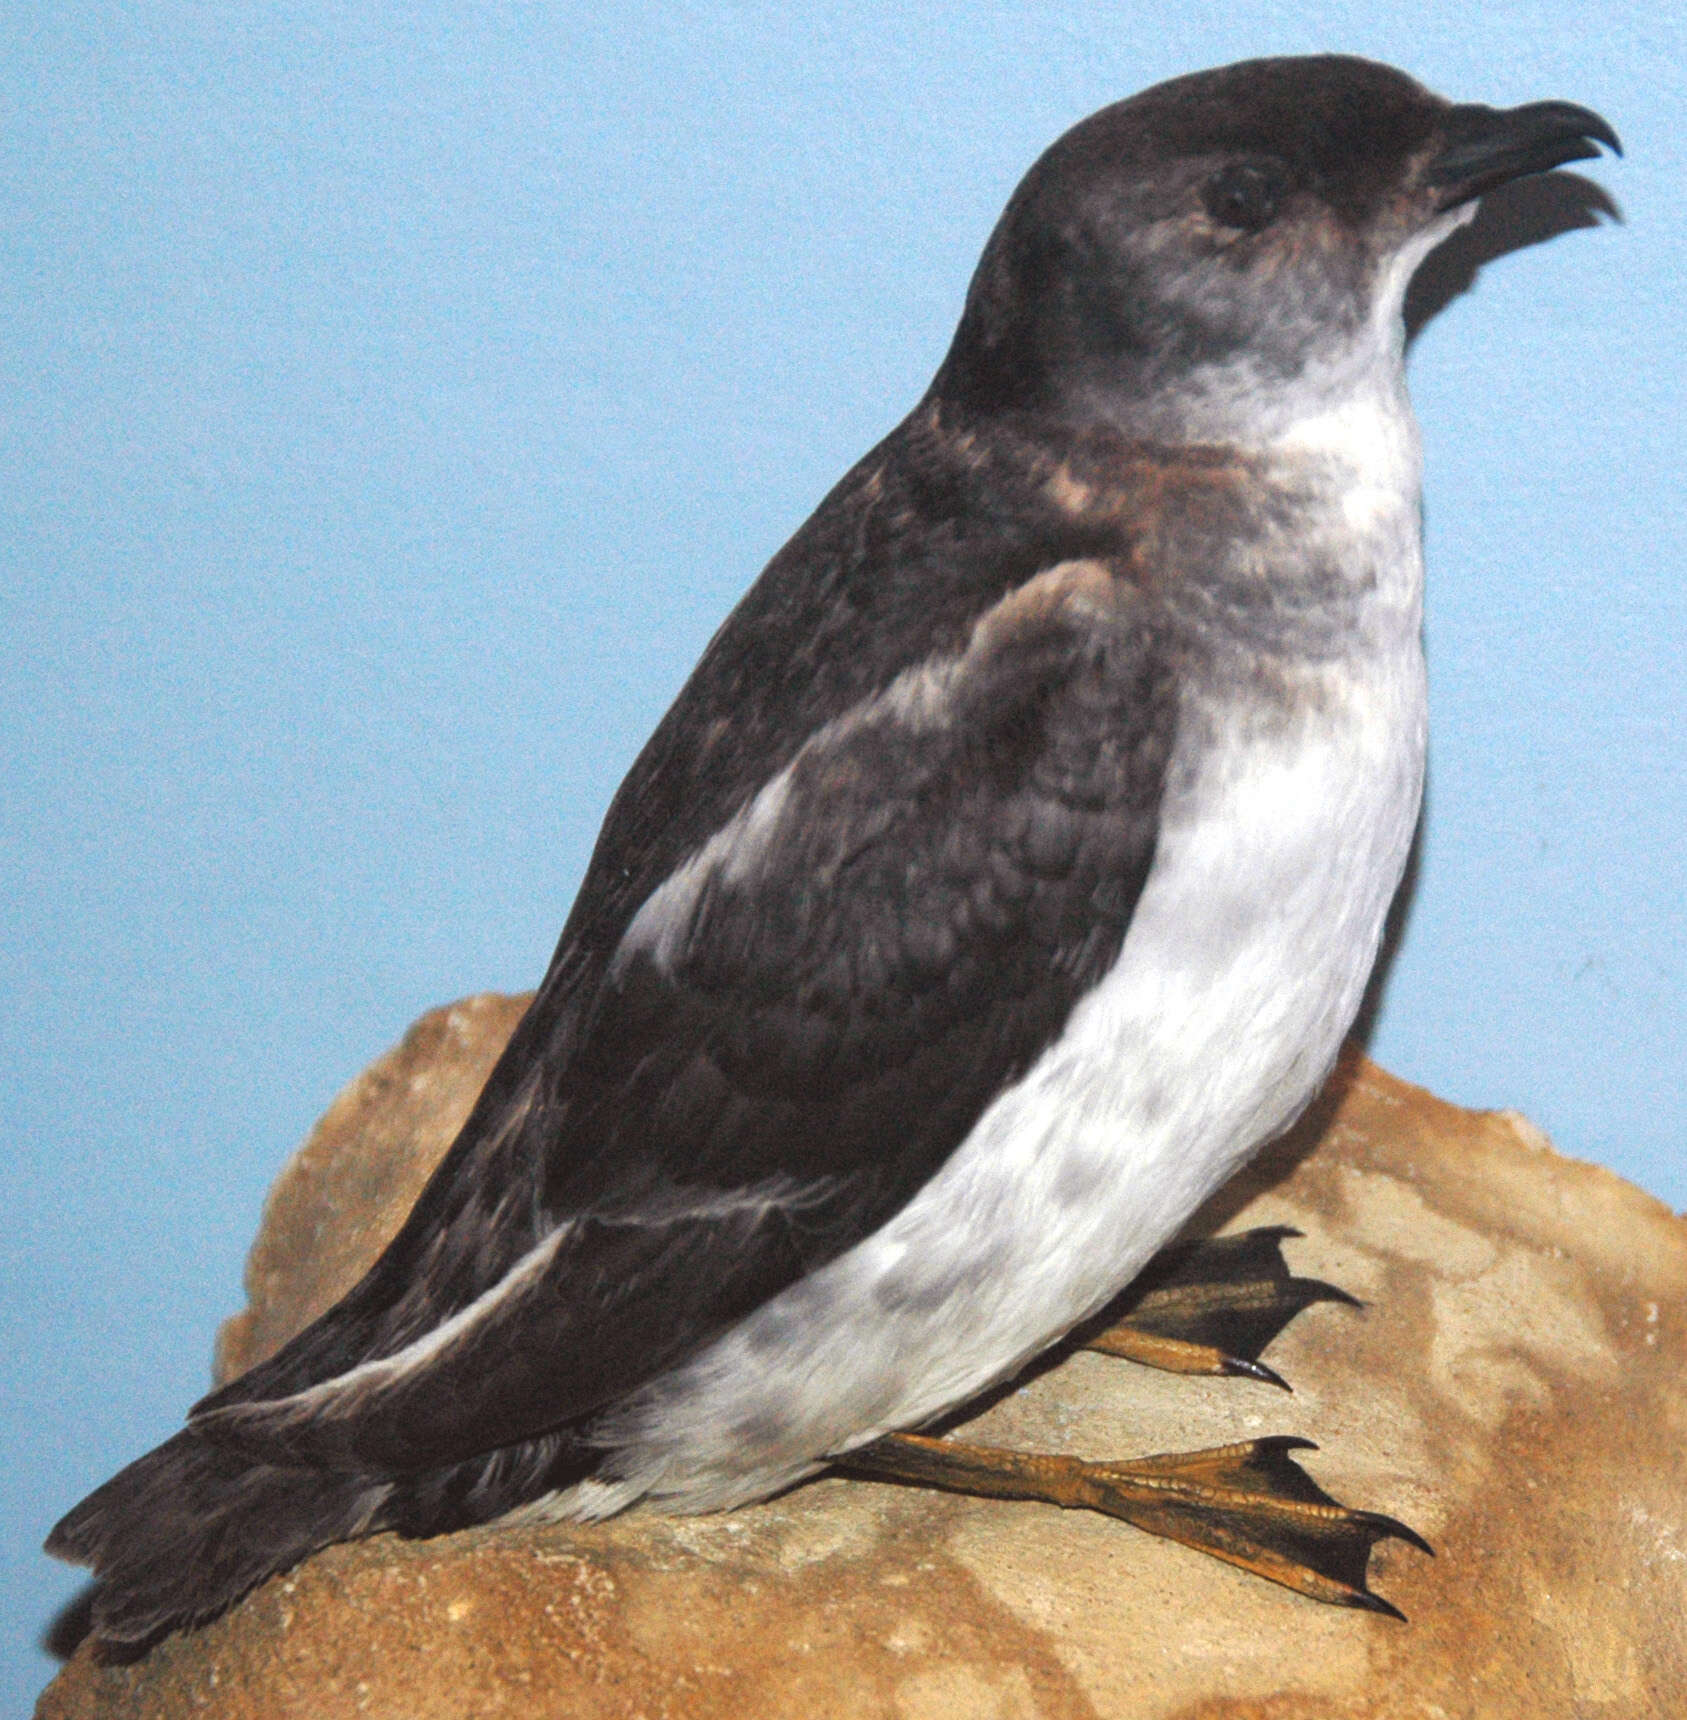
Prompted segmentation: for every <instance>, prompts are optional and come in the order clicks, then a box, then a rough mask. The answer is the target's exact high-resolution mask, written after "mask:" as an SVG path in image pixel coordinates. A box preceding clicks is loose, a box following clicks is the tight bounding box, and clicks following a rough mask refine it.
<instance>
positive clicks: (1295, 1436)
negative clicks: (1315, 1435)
mask: <svg viewBox="0 0 1687 1720" xmlns="http://www.w3.org/2000/svg"><path fill="white" fill-rule="evenodd" d="M1254 1447H1255V1449H1256V1450H1259V1451H1266V1452H1275V1451H1316V1450H1317V1449H1318V1441H1317V1440H1315V1439H1308V1438H1306V1436H1305V1435H1304V1434H1299V1433H1268V1434H1267V1435H1266V1436H1265V1438H1264V1439H1256V1440H1255V1441H1254Z"/></svg>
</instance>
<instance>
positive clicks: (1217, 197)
mask: <svg viewBox="0 0 1687 1720" xmlns="http://www.w3.org/2000/svg"><path fill="white" fill-rule="evenodd" d="M1289 190H1290V185H1289V173H1288V169H1287V168H1286V167H1284V166H1283V165H1282V164H1281V163H1280V162H1275V161H1233V162H1232V163H1231V164H1230V165H1229V166H1228V167H1222V168H1220V169H1219V171H1218V172H1217V173H1215V174H1214V175H1213V176H1212V178H1211V179H1209V180H1208V181H1207V183H1206V185H1205V186H1204V187H1203V188H1202V191H1201V201H1202V202H1203V203H1205V204H1206V206H1207V213H1208V214H1209V215H1210V216H1212V218H1213V219H1214V220H1215V221H1217V222H1218V223H1219V225H1220V226H1223V227H1234V228H1236V229H1237V231H1238V232H1242V233H1257V232H1258V231H1259V230H1260V228H1262V227H1268V226H1270V224H1271V223H1272V221H1274V220H1275V219H1276V216H1277V210H1278V208H1279V207H1280V206H1281V204H1282V202H1283V199H1284V198H1285V197H1287V196H1288V194H1289Z"/></svg>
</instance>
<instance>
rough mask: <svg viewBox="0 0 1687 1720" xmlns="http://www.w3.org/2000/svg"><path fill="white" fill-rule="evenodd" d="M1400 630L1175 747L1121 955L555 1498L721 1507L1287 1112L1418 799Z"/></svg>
mask: <svg viewBox="0 0 1687 1720" xmlns="http://www.w3.org/2000/svg"><path fill="white" fill-rule="evenodd" d="M1391 631H1392V633H1393V637H1392V638H1391V639H1390V641H1389V642H1388V644H1387V646H1386V647H1385V648H1383V649H1381V650H1379V651H1378V652H1377V653H1375V654H1374V655H1371V656H1370V657H1369V659H1368V660H1367V661H1366V662H1365V663H1364V664H1363V665H1362V666H1359V665H1355V664H1354V663H1353V662H1352V661H1345V662H1340V663H1336V664H1331V665H1328V666H1326V667H1324V668H1322V669H1320V670H1316V671H1312V670H1309V671H1306V675H1307V682H1308V684H1307V686H1306V687H1305V688H1304V689H1303V691H1304V693H1305V694H1306V695H1307V697H1305V698H1303V699H1301V700H1298V701H1296V703H1295V706H1294V709H1293V714H1285V713H1281V712H1280V713H1278V716H1279V718H1280V720H1272V721H1269V722H1260V723H1255V724H1246V723H1244V724H1238V725H1233V726H1232V727H1231V728H1229V729H1226V730H1221V731H1219V732H1218V734H1217V736H1216V738H1215V734H1214V732H1213V731H1211V730H1207V731H1206V732H1205V734H1204V736H1202V738H1201V739H1200V740H1199V742H1195V741H1192V742H1191V743H1190V744H1191V745H1197V744H1198V745H1199V746H1200V747H1201V749H1202V750H1201V757H1200V760H1199V763H1198V764H1196V763H1195V762H1194V761H1190V760H1180V759H1178V758H1175V757H1174V760H1173V776H1174V779H1177V780H1181V781H1183V782H1184V784H1185V786H1184V788H1183V789H1182V791H1181V792H1180V793H1179V794H1178V795H1177V796H1176V797H1175V798H1173V799H1172V800H1171V801H1170V803H1169V804H1168V805H1167V807H1166V809H1165V817H1164V820H1163V824H1162V832H1161V837H1160V843H1159V847H1158V850H1157V854H1156V859H1155V863H1154V867H1153V870H1152V872H1151V874H1150V877H1149V880H1148V883H1147V886H1146V888H1145V890H1144V893H1143V896H1142V898H1141V901H1140V902H1139V904H1138V906H1137V910H1136V914H1135V916H1134V918H1133V920H1132V922H1131V927H1130V931H1129V934H1128V936H1127V938H1126V941H1125V944H1124V947H1123V949H1122V951H1121V953H1120V957H1119V960H1118V962H1117V963H1116V964H1115V966H1114V968H1113V970H1112V972H1111V973H1110V974H1109V975H1108V977H1107V979H1106V980H1105V981H1104V982H1103V983H1102V984H1101V985H1100V986H1099V987H1098V988H1097V989H1096V990H1095V991H1094V992H1092V993H1091V994H1090V995H1089V996H1088V997H1086V998H1085V999H1084V1000H1083V1002H1082V1003H1081V1004H1080V1005H1079V1006H1078V1008H1077V1009H1076V1010H1075V1011H1074V1012H1073V1015H1072V1017H1071V1018H1070V1020H1069V1022H1068V1024H1067V1027H1066V1030H1065V1032H1064V1033H1063V1034H1062V1035H1061V1037H1060V1039H1059V1040H1058V1041H1057V1042H1056V1043H1054V1044H1053V1045H1052V1046H1051V1047H1050V1048H1049V1049H1048V1051H1047V1052H1046V1053H1045V1054H1044V1055H1043V1056H1042V1058H1041V1059H1040V1060H1039V1061H1038V1062H1037V1064H1036V1065H1035V1066H1034V1067H1033V1068H1032V1069H1031V1070H1030V1071H1029V1073H1028V1074H1027V1075H1026V1076H1025V1077H1024V1079H1022V1080H1021V1081H1020V1082H1019V1083H1018V1084H1017V1085H1015V1086H1014V1087H1012V1088H1011V1089H1009V1090H1008V1091H1007V1092H1005V1093H1003V1094H1002V1095H1001V1096H1000V1098H998V1099H997V1100H996V1102H995V1103H994V1104H993V1105H992V1106H991V1107H990V1109H989V1110H988V1111H987V1112H986V1113H985V1114H984V1116H983V1117H982V1118H981V1119H980V1120H979V1122H978V1124H977V1125H976V1127H975V1128H974V1129H973V1131H972V1133H971V1135H970V1136H969V1137H968V1138H967V1140H966V1141H965V1142H964V1143H963V1145H962V1146H961V1147H960V1148H959V1149H958V1151H957V1152H956V1153H955V1154H954V1156H953V1157H952V1158H951V1159H950V1161H949V1162H948V1163H947V1164H946V1165H945V1166H944V1168H943V1170H942V1171H941V1172H940V1173H939V1174H938V1175H937V1176H936V1177H935V1178H933V1180H932V1181H931V1182H930V1183H928V1184H927V1185H926V1187H925V1188H924V1189H923V1190H921V1192H920V1193H919V1195H918V1196H917V1197H916V1198H915V1199H914V1200H913V1201H912V1202H911V1203H910V1204H909V1205H908V1206H907V1207H905V1208H904V1209H903V1210H902V1211H901V1212H900V1213H899V1214H898V1215H897V1216H896V1217H895V1218H894V1219H893V1220H891V1222H890V1223H889V1224H887V1225H885V1226H884V1227H883V1228H882V1229H881V1230H880V1231H878V1232H877V1233H876V1234H875V1235H873V1236H871V1237H869V1238H867V1239H866V1240H865V1241H863V1242H862V1243H860V1244H859V1245H857V1246H856V1247H855V1248H853V1249H852V1250H850V1251H849V1252H848V1253H846V1254H844V1255H842V1256H841V1257H840V1258H839V1259H837V1260H836V1261H834V1262H832V1263H831V1264H830V1265H828V1266H827V1267H825V1268H823V1269H822V1270H821V1271H819V1272H817V1273H815V1274H813V1275H812V1276H810V1277H809V1278H807V1279H805V1280H803V1281H802V1282H800V1283H798V1284H796V1285H793V1286H792V1287H791V1288H790V1289H788V1290H786V1291H785V1292H783V1293H782V1294H781V1295H779V1296H777V1297H775V1298H774V1299H773V1300H772V1301H771V1302H769V1303H768V1304H767V1305H766V1306H764V1307H763V1308H761V1309H760V1310H758V1311H757V1312H756V1313H755V1314H754V1315H752V1316H751V1317H750V1318H749V1319H747V1320H745V1321H744V1322H743V1323H742V1324H741V1325H739V1326H738V1327H736V1328H734V1329H733V1330H732V1331H731V1332H729V1333H728V1334H727V1335H726V1336H725V1337H724V1338H722V1339H721V1340H720V1341H718V1342H717V1343H716V1344H715V1345H714V1346H713V1347H712V1348H711V1349H710V1350H708V1351H707V1352H705V1353H704V1354H703V1355H702V1356H701V1357H699V1358H698V1359H696V1360H695V1361H693V1362H692V1363H690V1364H688V1365H687V1366H686V1367H684V1368H683V1369H681V1370H679V1371H677V1372H676V1373H674V1374H672V1375H669V1376H667V1377H666V1378H664V1379H661V1380H658V1381H656V1382H655V1383H654V1384H653V1385H652V1386H650V1387H648V1388H647V1389H646V1390H645V1391H644V1392H642V1393H641V1394H639V1396H638V1397H637V1398H636V1399H635V1400H633V1401H632V1402H631V1403H629V1404H628V1405H627V1406H625V1407H624V1408H623V1409H622V1410H620V1411H618V1412H617V1413H616V1414H615V1415H614V1417H613V1418H612V1419H611V1420H610V1421H609V1422H607V1423H606V1424H605V1425H604V1426H603V1427H602V1428H601V1429H599V1430H597V1431H598V1432H599V1433H600V1434H601V1436H602V1437H603V1439H604V1440H605V1443H606V1444H609V1445H611V1446H613V1447H616V1448H618V1450H617V1455H616V1456H615V1457H614V1458H613V1459H612V1460H611V1463H610V1465H609V1467H608V1471H607V1473H608V1474H610V1475H614V1476H617V1477H619V1478H620V1479H619V1480H617V1481H615V1482H593V1483H588V1484H587V1485H586V1487H585V1488H583V1489H581V1490H577V1491H576V1492H575V1493H574V1494H573V1495H571V1496H570V1497H569V1498H567V1499H566V1500H561V1501H558V1502H557V1503H558V1505H559V1506H561V1507H563V1508H565V1509H567V1510H569V1511H570V1512H572V1513H579V1514H590V1515H597V1514H600V1513H602V1512H606V1511H609V1510H614V1509H619V1508H620V1507H621V1506H623V1505H625V1504H627V1503H629V1502H630V1501H631V1500H632V1499H634V1498H637V1497H640V1496H643V1495H650V1496H651V1497H653V1498H654V1499H659V1500H662V1501H664V1502H665V1503H666V1505H667V1507H668V1508H669V1509H679V1510H708V1509H715V1508H718V1507H722V1506H726V1505H731V1504H735V1503H740V1502H742V1501H744V1500H746V1499H750V1498H755V1497H759V1496H761V1495H763V1494H765V1493H767V1492H769V1491H772V1490H773V1489H774V1488H775V1487H778V1486H780V1485H783V1484H785V1483H786V1482H789V1481H791V1480H793V1479H796V1478H797V1477H799V1476H800V1475H802V1474H804V1473H807V1472H809V1471H810V1470H812V1469H813V1468H814V1467H815V1466H816V1460H817V1459H819V1458H821V1457H822V1456H824V1455H825V1454H827V1453H831V1452H837V1451H839V1450H842V1449H845V1448H847V1447H849V1446H852V1445H856V1444H859V1443H861V1442H863V1441H865V1440H869V1439H872V1438H875V1437H877V1436H878V1435H879V1434H880V1433H883V1432H886V1431H890V1430H893V1429H898V1428H908V1427H913V1426H918V1425H919V1424H921V1423H922V1422H925V1421H928V1420H930V1419H932V1418H933V1417H935V1416H937V1415H939V1414H940V1413H942V1412H943V1411H945V1410H947V1409H949V1408H951V1407H953V1406H954V1405H956V1404H958V1403H961V1402H964V1401H965V1400H966V1399H968V1398H970V1397H972V1396H974V1395H975V1394H977V1393H978V1392H979V1391H981V1390H983V1389H984V1388H985V1387H987V1386H989V1385H990V1384H992V1383H994V1382H995V1381H997V1380H1000V1379H1002V1378H1004V1377H1006V1376H1008V1375H1010V1374H1011V1373H1013V1372H1014V1371H1016V1370H1017V1369H1018V1368H1019V1367H1020V1366H1022V1365H1023V1364H1024V1363H1025V1362H1026V1361H1027V1360H1029V1359H1030V1358H1031V1357H1032V1356H1034V1355H1035V1354H1037V1353H1038V1352H1039V1351H1040V1350H1042V1349H1044V1348H1045V1347H1046V1346H1047V1345H1048V1344H1049V1343H1051V1342H1052V1341H1053V1340H1054V1339H1056V1338H1057V1337H1059V1336H1060V1335H1061V1334H1062V1333H1064V1332H1065V1331H1066V1330H1067V1329H1068V1328H1069V1327H1071V1326H1072V1325H1073V1324H1074V1323H1075V1322H1077V1321H1079V1320H1081V1319H1083V1318H1084V1317H1085V1316H1086V1315H1088V1314H1090V1313H1092V1312H1093V1311H1095V1310H1096V1309H1097V1308H1099V1307H1100V1306H1101V1305H1102V1304H1104V1303H1105V1302H1106V1301H1107V1300H1108V1299H1109V1298H1110V1297H1112V1296H1113V1295H1114V1294H1115V1293H1116V1292H1117V1291H1118V1290H1119V1289H1120V1288H1122V1287H1123V1285H1124V1284H1126V1283H1127V1282H1128V1281H1129V1280H1130V1279H1131V1278H1132V1277H1134V1276H1135V1274H1136V1273H1137V1272H1138V1270H1140V1268H1141V1267H1142V1266H1143V1265H1144V1264H1145V1263H1146V1262H1147V1260H1148V1259H1149V1258H1150V1256H1151V1255H1152V1254H1153V1253H1154V1251H1155V1250H1156V1249H1157V1248H1159V1247H1160V1246H1161V1244H1162V1243H1164V1242H1165V1241H1166V1239H1167V1238H1168V1237H1169V1236H1170V1235H1171V1234H1172V1233H1173V1232H1175V1231H1176V1229H1177V1228H1178V1226H1179V1225H1181V1224H1182V1222H1183V1221H1184V1220H1185V1219H1186V1218H1187V1217H1188V1216H1189V1214H1190V1213H1191V1212H1192V1211H1193V1210H1194V1209H1195V1207H1196V1206H1198V1205H1199V1204H1200V1202H1201V1201H1202V1199H1203V1198H1204V1197H1205V1196H1206V1195H1207V1194H1208V1193H1209V1192H1210V1191H1211V1190H1212V1189H1213V1188H1214V1187H1216V1185H1217V1184H1218V1183H1219V1182H1221V1181H1222V1180H1223V1179H1224V1178H1225V1177H1226V1176H1228V1175H1229V1174H1230V1172H1231V1171H1232V1170H1233V1169H1234V1168H1235V1167H1236V1166H1237V1165H1238V1164H1239V1163H1240V1162H1241V1161H1242V1160H1243V1159H1244V1158H1246V1157H1247V1156H1248V1155H1249V1154H1250V1153H1251V1152H1252V1151H1253V1150H1255V1149H1256V1148H1257V1147H1258V1146H1260V1145H1261V1144H1263V1142H1265V1141H1266V1140H1268V1139H1270V1138H1271V1137H1272V1136H1273V1135H1275V1134H1277V1133H1278V1132H1280V1131H1281V1130H1282V1129H1283V1128H1285V1127H1287V1125H1288V1124H1289V1123H1290V1122H1291V1121H1292V1120H1293V1119H1294V1117H1295V1116H1296V1115H1297V1114H1298V1113H1299V1111H1300V1110H1301V1109H1302V1107H1303V1106H1304V1105H1305V1104H1306V1102H1307V1101H1308V1099H1309V1098H1310V1097H1311V1096H1312V1095H1313V1093H1314V1092H1315V1091H1316V1089H1317V1087H1318V1085H1319V1084H1320V1083H1321V1081H1322V1080H1323V1078H1324V1076H1325V1074H1326V1073H1327V1072H1328V1070H1329V1068H1330V1067H1331V1065H1332V1063H1333V1061H1334V1058H1335V1055H1336V1052H1337V1050H1338V1048H1339V1046H1340V1042H1341V1038H1342V1036H1343V1034H1344V1033H1345V1032H1346V1030H1347V1028H1348V1026H1349V1025H1350V1023H1351V1021H1352V1019H1353V1016H1354V1013H1355V1011H1356V1010H1357V1008H1358V1004H1359V1001H1360V997H1361V994H1362V991H1363V987H1364V984H1365V980H1366V977H1367V975H1368V973H1369V971H1370V968H1371V964H1372V961H1373V959H1374V956H1375V952H1376V946H1377V941H1378V937H1379V935H1380V932H1381V928H1382V922H1383V916H1384V914H1385V913H1386V911H1387V907H1388V903H1389V900H1390V898H1391V896H1392V894H1393V891H1394V888H1395V886H1396V884H1397V882H1398V880H1399V876H1400V872H1401V868H1402V867H1403V865H1404V862H1405V857H1406V852H1407V848H1408V845H1409V843H1410V840H1411V833H1412V828H1413V824H1414V822H1415V819H1416V814H1417V806H1418V796H1419V790H1420V786H1421V781H1422V767H1423V747H1424V678H1423V663H1422V656H1421V652H1420V651H1419V649H1418V645H1417V638H1416V632H1415V629H1414V628H1412V627H1410V626H1404V625H1403V626H1399V627H1397V628H1395V629H1393V630H1391ZM1356 670H1357V672H1356ZM1187 727H1188V730H1189V732H1190V733H1191V734H1192V735H1201V733H1202V730H1203V728H1204V727H1205V725H1203V724H1201V723H1200V722H1198V721H1192V722H1191V723H1189V724H1188V725H1187Z"/></svg>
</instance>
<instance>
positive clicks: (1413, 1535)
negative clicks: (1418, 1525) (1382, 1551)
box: [1360, 1511, 1435, 1559]
mask: <svg viewBox="0 0 1687 1720" xmlns="http://www.w3.org/2000/svg"><path fill="white" fill-rule="evenodd" d="M1360 1515H1361V1516H1363V1518H1364V1520H1365V1523H1366V1525H1367V1526H1368V1527H1369V1528H1371V1529H1374V1530H1375V1531H1376V1534H1377V1539H1378V1540H1379V1541H1380V1540H1387V1539H1389V1538H1391V1537H1392V1538H1393V1539H1394V1540H1396V1541H1404V1542H1405V1543H1406V1545H1407V1546H1408V1547H1416V1548H1417V1550H1418V1551H1419V1552H1420V1553H1427V1554H1428V1555H1429V1556H1430V1558H1432V1559H1433V1558H1434V1557H1435V1549H1434V1548H1433V1547H1432V1546H1430V1544H1429V1543H1428V1542H1427V1541H1426V1540H1425V1539H1424V1538H1423V1536H1422V1535H1420V1534H1419V1533H1418V1532H1417V1530H1416V1529H1413V1528H1411V1527H1409V1526H1408V1525H1407V1524H1405V1523H1402V1522H1401V1521H1400V1519H1399V1518H1398V1517H1385V1516H1384V1515H1383V1514H1382V1513H1381V1512H1380V1511H1365V1512H1361V1513H1360Z"/></svg>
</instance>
